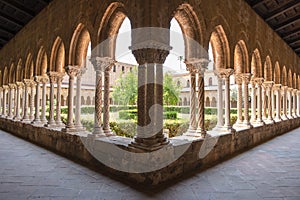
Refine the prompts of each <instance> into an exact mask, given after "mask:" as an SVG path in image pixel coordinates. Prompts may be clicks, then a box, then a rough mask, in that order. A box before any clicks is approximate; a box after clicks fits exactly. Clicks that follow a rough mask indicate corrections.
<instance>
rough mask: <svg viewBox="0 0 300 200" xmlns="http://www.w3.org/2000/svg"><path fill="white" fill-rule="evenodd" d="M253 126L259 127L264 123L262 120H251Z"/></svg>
mask: <svg viewBox="0 0 300 200" xmlns="http://www.w3.org/2000/svg"><path fill="white" fill-rule="evenodd" d="M251 124H252V126H253V127H259V126H264V125H265V123H264V122H263V121H262V120H256V121H254V122H251Z"/></svg>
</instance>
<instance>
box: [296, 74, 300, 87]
mask: <svg viewBox="0 0 300 200" xmlns="http://www.w3.org/2000/svg"><path fill="white" fill-rule="evenodd" d="M297 89H298V90H299V89H300V76H299V75H298V82H297Z"/></svg>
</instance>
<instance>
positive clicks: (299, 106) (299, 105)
mask: <svg viewBox="0 0 300 200" xmlns="http://www.w3.org/2000/svg"><path fill="white" fill-rule="evenodd" d="M297 115H298V117H300V90H298V91H297Z"/></svg>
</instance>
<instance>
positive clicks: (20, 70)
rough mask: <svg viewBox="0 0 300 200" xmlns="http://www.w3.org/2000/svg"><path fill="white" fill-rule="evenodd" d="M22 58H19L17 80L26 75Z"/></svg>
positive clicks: (19, 80)
mask: <svg viewBox="0 0 300 200" xmlns="http://www.w3.org/2000/svg"><path fill="white" fill-rule="evenodd" d="M22 64H23V63H22V59H19V61H18V64H17V71H16V81H18V82H21V81H22V80H23V76H24V70H23V67H22Z"/></svg>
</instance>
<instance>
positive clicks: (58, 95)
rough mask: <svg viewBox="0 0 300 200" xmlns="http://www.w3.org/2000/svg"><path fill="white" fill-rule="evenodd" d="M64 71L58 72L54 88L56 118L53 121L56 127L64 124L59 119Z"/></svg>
mask: <svg viewBox="0 0 300 200" xmlns="http://www.w3.org/2000/svg"><path fill="white" fill-rule="evenodd" d="M64 75H65V73H59V74H58V75H57V79H56V81H57V83H56V84H57V88H56V119H55V123H56V126H57V127H64V126H65V124H64V123H63V122H62V121H61V83H62V80H63V77H64Z"/></svg>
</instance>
